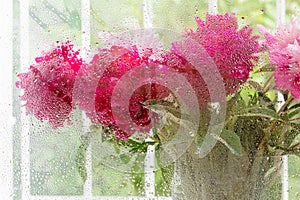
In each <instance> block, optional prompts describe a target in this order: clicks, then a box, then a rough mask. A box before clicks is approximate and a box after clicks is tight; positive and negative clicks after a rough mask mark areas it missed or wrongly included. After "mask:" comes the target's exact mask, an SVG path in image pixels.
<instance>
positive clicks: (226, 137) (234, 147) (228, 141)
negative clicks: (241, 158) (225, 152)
mask: <svg viewBox="0 0 300 200" xmlns="http://www.w3.org/2000/svg"><path fill="white" fill-rule="evenodd" d="M216 139H217V140H219V141H220V142H221V143H223V144H224V145H225V146H226V147H227V148H228V149H229V150H230V151H231V152H232V153H233V154H235V155H242V144H241V141H240V138H239V136H238V135H237V134H236V133H235V132H234V131H231V130H226V129H224V130H223V131H222V133H221V135H220V136H219V137H217V136H216Z"/></svg>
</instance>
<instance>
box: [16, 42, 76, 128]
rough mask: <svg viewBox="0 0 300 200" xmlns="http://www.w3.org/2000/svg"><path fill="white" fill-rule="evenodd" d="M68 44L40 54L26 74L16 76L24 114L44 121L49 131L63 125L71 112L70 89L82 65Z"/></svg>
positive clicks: (71, 46) (71, 45)
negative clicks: (49, 125) (23, 104)
mask: <svg viewBox="0 0 300 200" xmlns="http://www.w3.org/2000/svg"><path fill="white" fill-rule="evenodd" d="M73 46H74V45H73V44H71V43H70V42H69V41H67V42H65V43H62V44H61V45H60V46H57V47H55V48H54V49H52V50H50V51H48V52H43V55H42V56H40V57H37V58H36V59H35V61H36V64H34V65H31V66H30V68H29V71H28V72H26V73H21V74H19V75H18V77H19V78H20V81H19V82H17V83H16V85H17V87H19V88H21V89H24V95H23V96H21V100H23V101H26V104H25V106H26V111H27V114H33V115H34V116H35V117H37V118H38V119H39V120H41V121H44V120H48V121H49V123H50V124H51V126H52V127H53V128H57V127H60V126H63V124H64V121H65V120H67V119H68V116H69V114H70V112H71V111H72V108H73V106H72V90H73V87H74V82H75V78H76V75H77V72H78V70H79V69H80V67H81V65H82V60H81V58H78V54H79V50H77V51H74V50H73Z"/></svg>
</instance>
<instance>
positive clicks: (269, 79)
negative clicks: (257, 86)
mask: <svg viewBox="0 0 300 200" xmlns="http://www.w3.org/2000/svg"><path fill="white" fill-rule="evenodd" d="M272 78H273V74H271V75H270V76H269V78H268V79H267V81H266V82H265V84H264V86H263V87H262V92H263V93H265V92H266V90H267V88H268V86H269V85H270V82H271V80H272Z"/></svg>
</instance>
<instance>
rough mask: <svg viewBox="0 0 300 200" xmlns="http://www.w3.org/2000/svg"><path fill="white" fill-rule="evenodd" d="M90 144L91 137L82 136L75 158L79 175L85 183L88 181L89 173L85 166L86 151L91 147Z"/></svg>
mask: <svg viewBox="0 0 300 200" xmlns="http://www.w3.org/2000/svg"><path fill="white" fill-rule="evenodd" d="M89 143H90V136H89V135H83V136H81V144H80V145H79V147H78V149H77V153H76V156H75V164H76V167H77V170H78V173H79V175H80V177H81V178H82V180H83V181H84V182H85V181H86V179H87V171H86V166H85V165H86V151H87V148H88V146H89Z"/></svg>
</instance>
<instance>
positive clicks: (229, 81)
mask: <svg viewBox="0 0 300 200" xmlns="http://www.w3.org/2000/svg"><path fill="white" fill-rule="evenodd" d="M196 22H197V23H198V28H197V29H196V30H195V31H193V30H190V31H188V32H187V33H186V34H185V36H184V37H186V38H191V39H192V40H194V41H195V42H197V43H198V44H200V45H201V46H203V47H204V49H205V50H206V51H207V53H208V55H209V56H210V57H211V58H212V59H213V61H214V62H215V64H216V66H217V68H218V70H219V72H220V74H221V76H222V78H223V83H224V87H225V89H226V93H227V94H232V93H234V92H235V91H237V90H238V89H239V87H240V85H242V84H243V83H245V82H246V80H247V79H248V77H249V73H250V71H251V70H252V67H253V63H252V61H257V60H258V57H257V56H256V55H255V53H258V47H259V44H258V42H257V39H258V38H259V37H258V36H251V33H252V28H250V27H248V26H245V27H243V28H242V29H240V30H238V22H237V18H236V17H235V16H234V15H233V14H225V15H210V14H207V15H206V21H203V20H202V19H200V18H198V17H197V18H196ZM177 45H178V44H177V43H176V42H174V43H173V47H172V50H171V53H169V54H167V55H166V56H165V62H166V65H167V66H170V67H172V68H174V69H176V70H177V71H179V72H181V73H183V74H185V76H186V77H187V79H188V80H189V82H190V83H191V84H192V85H193V87H194V88H195V90H196V92H197V94H198V97H199V100H200V102H199V103H200V105H201V106H205V105H206V104H207V102H208V101H209V91H208V88H207V85H206V83H205V81H204V80H203V78H202V77H201V75H200V74H199V73H198V72H196V70H195V69H194V67H193V66H192V65H191V64H190V63H188V62H187V61H186V59H185V58H183V57H181V56H180V52H178V51H177ZM187 51H188V48H187Z"/></svg>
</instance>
